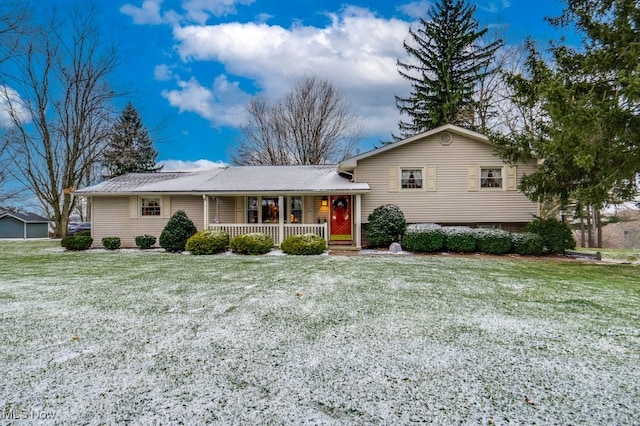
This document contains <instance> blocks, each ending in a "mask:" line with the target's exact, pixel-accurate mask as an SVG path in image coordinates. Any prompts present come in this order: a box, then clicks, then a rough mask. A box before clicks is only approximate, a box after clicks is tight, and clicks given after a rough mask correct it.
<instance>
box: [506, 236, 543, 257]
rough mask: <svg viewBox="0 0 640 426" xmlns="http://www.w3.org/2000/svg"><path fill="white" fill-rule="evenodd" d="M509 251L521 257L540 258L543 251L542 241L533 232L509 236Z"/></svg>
mask: <svg viewBox="0 0 640 426" xmlns="http://www.w3.org/2000/svg"><path fill="white" fill-rule="evenodd" d="M511 251H512V252H514V253H517V254H520V255H523V256H540V255H541V254H542V252H543V251H544V241H543V240H542V237H541V236H540V235H539V234H534V233H533V232H522V233H516V234H511Z"/></svg>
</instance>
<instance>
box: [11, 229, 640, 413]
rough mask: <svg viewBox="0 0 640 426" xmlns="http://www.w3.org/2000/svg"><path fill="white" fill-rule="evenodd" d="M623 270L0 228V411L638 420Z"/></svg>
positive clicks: (639, 316)
mask: <svg viewBox="0 0 640 426" xmlns="http://www.w3.org/2000/svg"><path fill="white" fill-rule="evenodd" d="M639 272H640V266H638V265H632V264H629V265H626V264H594V263H582V262H578V261H562V262H558V261H551V260H544V259H541V260H522V259H511V258H507V257H505V258H504V259H498V260H496V259H487V258H484V257H481V256H475V255H469V256H447V255H433V256H406V255H405V256H393V255H387V256H380V255H378V256H375V255H374V256H312V257H295V256H238V255H228V254H225V255H215V256H186V255H181V254H167V253H158V252H141V251H136V250H124V251H115V252H109V251H96V250H92V251H88V252H78V253H72V252H62V251H61V250H60V248H59V242H54V241H39V242H7V241H2V242H0V302H1V305H0V306H1V307H0V313H1V318H2V327H0V339H1V341H2V342H3V344H2V346H1V347H0V374H1V375H2V377H3V381H2V385H0V419H11V418H19V417H17V416H19V415H22V416H23V417H24V416H31V417H29V418H31V419H44V418H48V419H49V420H52V419H53V420H55V422H58V423H64V424H72V423H73V424H115V423H123V424H125V423H137V424H140V423H142V424H167V423H174V424H175V423H186V424H193V423H198V424H202V423H205V422H210V423H218V424H257V423H269V424H291V423H294V424H300V423H305V424H407V423H412V422H416V423H417V422H434V423H437V424H453V423H463V424H533V423H536V424H567V423H570V424H619V425H621V424H634V423H635V424H637V422H638V419H639V418H640V274H639ZM12 416H13V417H12ZM45 416H48V417H45Z"/></svg>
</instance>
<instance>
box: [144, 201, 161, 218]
mask: <svg viewBox="0 0 640 426" xmlns="http://www.w3.org/2000/svg"><path fill="white" fill-rule="evenodd" d="M140 206H141V210H140V215H141V216H160V198H142V199H141V200H140Z"/></svg>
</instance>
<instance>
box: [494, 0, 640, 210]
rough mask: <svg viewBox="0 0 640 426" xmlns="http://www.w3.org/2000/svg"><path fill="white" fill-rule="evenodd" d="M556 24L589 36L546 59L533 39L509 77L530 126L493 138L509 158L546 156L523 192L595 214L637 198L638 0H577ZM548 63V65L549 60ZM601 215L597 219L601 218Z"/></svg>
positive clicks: (553, 49) (525, 181)
mask: <svg viewBox="0 0 640 426" xmlns="http://www.w3.org/2000/svg"><path fill="white" fill-rule="evenodd" d="M550 21H551V22H552V23H554V24H555V25H567V24H572V25H574V26H575V28H576V29H577V30H578V31H580V32H581V33H582V34H583V45H582V46H581V48H580V49H574V48H571V47H567V46H564V45H562V44H552V46H551V49H550V53H551V58H550V59H551V60H550V61H547V60H545V58H544V57H543V56H542V55H541V54H540V53H539V52H537V51H536V49H535V47H534V46H533V44H532V43H529V51H530V52H529V57H528V60H527V69H526V73H523V74H514V75H511V76H509V82H510V84H511V86H512V87H513V88H514V91H515V97H514V100H515V101H516V103H517V104H519V106H525V107H526V108H527V109H530V110H531V111H534V112H535V114H533V115H532V117H530V119H529V120H528V121H527V126H525V127H524V128H522V129H520V130H519V131H517V132H512V133H511V134H508V135H502V136H500V135H496V136H494V137H492V140H493V142H494V146H495V147H496V149H497V151H498V152H499V153H500V155H502V156H503V158H505V159H506V160H508V161H511V162H514V161H520V160H526V159H528V158H530V157H531V155H532V153H535V154H536V155H537V156H538V157H539V158H541V159H543V160H544V161H543V162H542V163H541V164H540V165H539V167H538V168H537V170H536V172H535V173H532V174H531V175H528V176H525V177H524V178H523V179H522V181H521V185H520V186H521V189H522V190H524V191H525V192H526V193H528V194H529V196H530V197H531V198H532V199H533V200H538V201H549V200H553V199H558V200H560V202H561V203H562V204H567V203H575V205H576V206H577V208H576V210H577V213H578V214H581V213H580V211H581V210H582V209H584V208H586V209H587V210H590V211H592V212H596V214H595V216H596V217H597V216H598V215H597V212H598V211H599V210H600V209H601V208H602V207H604V205H605V204H607V203H618V202H620V201H624V200H629V199H631V198H632V197H633V196H634V194H635V193H636V190H637V188H636V185H635V181H636V180H635V176H636V174H637V173H638V171H640V136H639V135H640V115H639V114H638V113H639V112H640V90H639V89H638V88H640V65H639V63H638V57H639V56H640V27H639V24H640V8H638V6H637V4H636V2H635V0H620V1H616V2H612V1H610V0H571V1H569V2H568V7H567V9H565V10H564V12H563V15H562V16H561V17H560V18H557V19H552V20H550ZM548 62H549V63H548ZM596 220H597V219H596Z"/></svg>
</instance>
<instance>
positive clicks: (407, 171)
mask: <svg viewBox="0 0 640 426" xmlns="http://www.w3.org/2000/svg"><path fill="white" fill-rule="evenodd" d="M400 188H401V189H422V188H424V169H423V168H422V167H414V168H402V169H400Z"/></svg>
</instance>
